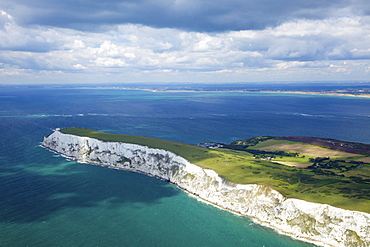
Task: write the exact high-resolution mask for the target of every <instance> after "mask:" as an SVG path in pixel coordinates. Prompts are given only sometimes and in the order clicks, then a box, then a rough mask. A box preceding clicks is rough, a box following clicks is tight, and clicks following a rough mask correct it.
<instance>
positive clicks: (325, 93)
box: [260, 91, 370, 98]
mask: <svg viewBox="0 0 370 247" xmlns="http://www.w3.org/2000/svg"><path fill="white" fill-rule="evenodd" d="M260 92H263V93H292V94H309V95H332V96H351V97H363V98H370V93H366V94H356V93H340V92H305V91H260Z"/></svg>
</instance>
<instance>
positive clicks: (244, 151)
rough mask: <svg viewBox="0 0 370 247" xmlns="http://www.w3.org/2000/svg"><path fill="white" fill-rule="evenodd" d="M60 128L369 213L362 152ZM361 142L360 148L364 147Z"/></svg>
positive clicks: (279, 141)
mask: <svg viewBox="0 0 370 247" xmlns="http://www.w3.org/2000/svg"><path fill="white" fill-rule="evenodd" d="M61 132H62V133H65V134H72V135H77V136H86V137H91V138H96V139H100V140H103V141H114V142H126V143H134V144H139V145H145V146H149V147H152V148H159V149H165V150H168V151H171V152H174V153H176V154H178V155H180V156H182V157H184V158H186V159H187V160H189V161H190V162H192V163H194V164H196V165H198V166H200V167H203V168H207V169H212V170H214V171H216V172H217V173H218V174H219V175H220V176H222V177H223V178H225V179H227V180H229V181H231V182H235V183H239V184H252V183H255V184H263V185H267V186H270V187H271V188H273V189H275V190H277V191H279V192H281V193H282V194H284V195H285V196H287V197H290V198H298V199H302V200H306V201H312V202H318V203H325V204H330V205H333V206H336V207H340V208H344V209H349V210H357V211H363V212H367V213H370V164H369V163H370V161H368V159H369V156H368V155H367V154H366V152H367V151H366V150H365V151H363V152H357V153H354V152H352V153H349V152H344V151H341V150H333V149H330V148H328V147H325V146H323V145H320V146H318V145H313V144H309V143H307V142H301V141H297V139H294V140H292V139H289V138H285V139H284V138H273V137H258V138H252V139H248V140H242V141H238V142H234V143H231V144H226V145H224V148H217V149H208V148H203V147H198V146H193V145H188V144H183V143H178V142H171V141H166V140H162V139H156V138H150V137H143V136H131V135H118V134H109V133H104V132H99V131H94V130H89V129H82V128H67V129H63V130H61ZM338 142H339V141H338ZM358 145H360V144H358ZM364 145H365V146H361V145H360V146H361V147H362V148H364V147H365V149H366V144H364ZM351 151H353V149H351ZM329 156H330V157H329Z"/></svg>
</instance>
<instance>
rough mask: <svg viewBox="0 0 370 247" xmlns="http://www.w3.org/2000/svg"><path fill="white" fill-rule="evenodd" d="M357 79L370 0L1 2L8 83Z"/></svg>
mask: <svg viewBox="0 0 370 247" xmlns="http://www.w3.org/2000/svg"><path fill="white" fill-rule="evenodd" d="M357 80H365V81H370V1H369V0H320V1H319V0H227V1H226V0H212V1H209V0H161V1H159V0H104V1H102V0H63V1H62V0H48V1H45V0H32V1H30V0H11V1H9V0H0V84H28V83H40V84H44V83H45V84H47V83H118V82H123V83H125V82H126V83H133V82H160V83H167V82H175V83H176V82H182V83H183V82H203V83H212V82H217V83H227V82H275V81H357Z"/></svg>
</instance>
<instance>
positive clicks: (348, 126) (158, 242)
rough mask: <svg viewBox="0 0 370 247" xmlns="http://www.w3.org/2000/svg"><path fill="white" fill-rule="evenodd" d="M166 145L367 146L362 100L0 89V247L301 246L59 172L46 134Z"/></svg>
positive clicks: (199, 209)
mask: <svg viewBox="0 0 370 247" xmlns="http://www.w3.org/2000/svg"><path fill="white" fill-rule="evenodd" d="M71 126H76V127H86V128H92V129H96V130H101V131H108V132H112V133H123V134H134V135H145V136H151V137H157V138H163V139H168V140H172V141H179V142H185V143H190V144H196V143H198V142H208V141H216V142H224V143H229V142H231V141H234V140H237V139H245V138H250V137H254V136H261V135H273V136H283V135H284V136H285V135H300V136H319V137H328V138H335V139H340V140H346V141H355V142H364V143H370V128H369V126H370V99H368V98H354V97H337V96H318V95H316V96H314V95H296V94H278V93H246V92H243V93H242V92H217V93H216V92H150V91H135V90H131V91H130V90H113V89H104V90H102V89H79V88H72V87H71V88H63V87H59V88H52V87H49V88H43V87H0V134H1V136H0V246H252V247H254V246H256V247H257V246H258V247H262V246H266V247H267V246H274V247H275V246H282V247H283V246H284V247H285V246H288V247H289V246H299V247H303V246H311V245H310V244H306V243H302V242H299V241H296V240H293V239H291V238H289V237H287V236H282V235H279V234H277V233H276V232H275V231H274V230H271V229H267V228H265V227H261V226H259V225H257V224H254V223H253V221H251V220H250V219H247V218H244V217H240V216H236V215H233V214H231V213H229V212H225V211H222V210H220V209H217V208H215V207H213V206H210V205H207V204H205V203H202V202H199V201H197V200H196V199H195V198H192V197H190V196H188V195H187V194H186V193H184V192H182V191H181V190H179V189H177V188H176V187H175V186H173V185H170V184H167V183H166V182H163V181H160V180H157V179H155V178H151V177H147V176H145V175H142V174H136V173H132V172H126V171H117V170H111V169H108V168H102V167H97V166H91V165H86V164H78V163H75V162H71V161H67V160H65V159H64V158H62V157H60V156H57V155H55V154H53V153H51V152H50V151H48V150H46V149H44V148H41V147H40V146H39V144H40V142H41V141H42V139H43V136H44V135H47V134H50V133H51V131H52V129H53V128H56V127H60V128H63V127H71Z"/></svg>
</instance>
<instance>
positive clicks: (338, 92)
mask: <svg viewBox="0 0 370 247" xmlns="http://www.w3.org/2000/svg"><path fill="white" fill-rule="evenodd" d="M79 88H80V89H101V90H104V89H110V90H112V89H113V90H114V89H115V90H142V91H150V92H175V93H179V92H246V93H286V94H288V93H290V94H307V95H331V96H346V97H361V98H370V86H364V87H360V88H354V87H351V86H348V87H341V88H330V89H328V88H325V89H324V88H310V87H307V88H306V87H305V88H299V89H298V88H297V89H295V88H289V89H288V88H286V89H284V87H275V88H273V89H268V88H259V87H258V86H256V87H251V86H245V87H243V86H238V87H233V86H230V87H228V86H227V85H225V84H224V85H222V87H217V86H216V87H207V86H196V85H188V86H160V85H153V87H152V86H150V85H145V86H141V87H140V86H138V87H136V86H97V87H89V86H88V87H79Z"/></svg>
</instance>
